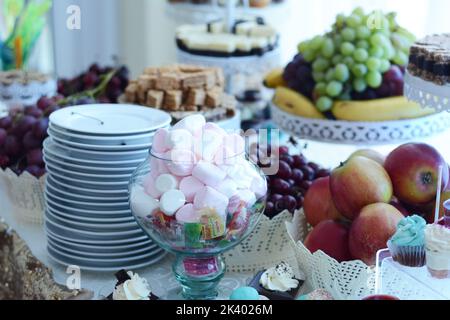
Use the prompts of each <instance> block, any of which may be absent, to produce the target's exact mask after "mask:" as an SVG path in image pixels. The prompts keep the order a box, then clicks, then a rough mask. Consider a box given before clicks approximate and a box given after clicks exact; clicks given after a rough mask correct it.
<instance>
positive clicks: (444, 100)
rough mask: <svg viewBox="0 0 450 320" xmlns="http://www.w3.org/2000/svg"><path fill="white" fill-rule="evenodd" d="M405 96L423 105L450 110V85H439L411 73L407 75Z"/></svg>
mask: <svg viewBox="0 0 450 320" xmlns="http://www.w3.org/2000/svg"><path fill="white" fill-rule="evenodd" d="M405 96H406V97H407V98H408V99H409V100H411V101H415V102H417V103H419V104H420V105H422V106H423V107H431V108H434V109H436V110H437V111H448V112H450V85H449V84H447V85H443V86H439V85H437V84H434V83H433V82H430V81H425V80H422V79H421V78H419V77H415V76H413V75H411V74H410V73H409V72H407V73H406V76H405Z"/></svg>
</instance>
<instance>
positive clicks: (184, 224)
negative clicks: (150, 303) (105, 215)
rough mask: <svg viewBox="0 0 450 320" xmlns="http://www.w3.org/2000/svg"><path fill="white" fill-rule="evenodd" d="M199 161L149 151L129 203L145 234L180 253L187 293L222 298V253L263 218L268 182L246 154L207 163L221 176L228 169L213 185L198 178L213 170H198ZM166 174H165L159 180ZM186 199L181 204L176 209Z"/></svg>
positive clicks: (179, 272) (179, 275)
mask: <svg viewBox="0 0 450 320" xmlns="http://www.w3.org/2000/svg"><path fill="white" fill-rule="evenodd" d="M196 165H197V164H196V163H190V162H187V161H174V160H171V159H165V158H164V157H162V156H160V155H158V156H157V155H154V154H153V153H152V152H150V156H149V158H148V159H147V160H146V161H145V162H144V163H142V164H141V165H140V166H139V167H138V168H137V169H136V171H135V173H134V174H133V176H132V178H131V181H130V185H129V193H130V205H131V210H132V213H133V216H134V217H135V219H136V221H137V222H138V224H139V225H140V226H141V227H142V229H143V230H144V231H145V233H146V234H148V236H149V237H150V238H151V239H152V240H153V241H155V242H156V243H157V244H158V245H159V246H160V247H162V248H163V249H165V250H167V251H169V252H172V253H174V254H175V255H176V259H175V262H174V264H173V272H174V274H175V277H176V279H177V280H178V282H179V283H180V284H181V287H182V295H183V297H184V298H185V299H188V300H210V299H214V298H216V297H217V295H218V292H217V285H218V284H219V282H220V280H221V279H222V278H223V276H224V273H225V270H226V266H225V263H224V261H223V259H222V257H221V253H223V252H225V251H227V250H230V249H232V248H233V247H235V246H236V245H238V244H239V243H241V242H242V241H243V240H244V239H245V238H246V237H247V236H248V235H249V234H250V233H251V232H252V231H253V229H254V228H255V226H256V225H257V223H258V222H259V219H260V218H261V215H262V213H263V212H264V210H265V204H266V194H267V182H266V178H265V175H264V174H263V172H262V171H261V169H260V168H259V167H257V166H256V165H254V164H253V163H252V162H250V161H249V160H247V159H246V157H245V155H244V154H242V155H240V156H236V157H233V158H231V159H226V160H225V161H224V163H223V164H221V165H216V164H207V165H206V167H208V166H213V169H215V170H216V169H217V168H219V169H220V170H221V171H220V172H221V175H222V176H223V175H224V174H225V173H226V178H225V179H223V180H221V181H222V182H221V183H219V184H217V185H216V186H214V187H210V186H208V185H207V184H204V182H202V183H201V184H199V183H198V181H199V180H198V179H197V178H195V177H198V176H199V175H201V174H200V173H203V174H205V175H208V174H209V172H208V171H206V170H203V171H202V170H197V171H196V170H195V167H196ZM193 169H194V170H193ZM193 171H194V173H192V172H193ZM199 172H200V173H199ZM161 175H164V176H165V177H164V178H161V179H160V180H158V178H159V177H161ZM202 177H203V176H202ZM172 178H175V179H176V183H175V181H174V179H172ZM193 178H194V179H193ZM203 178H204V177H203ZM216 178H217V176H216ZM205 179H206V178H204V179H201V178H200V181H205ZM163 180H165V182H166V183H165V184H164V183H162V181H163ZM170 180H172V185H171V184H170ZM193 180H194V181H196V182H197V183H196V184H195V183H194V184H193V183H192V181H193ZM156 181H159V183H158V184H156ZM157 185H158V186H159V189H158V188H157V187H156V186H157ZM162 187H164V188H167V187H168V188H173V190H172V191H166V193H167V192H169V193H171V195H170V196H168V195H166V193H163V194H161V192H160V189H161V188H162ZM180 189H181V190H182V191H183V192H182V191H181V190H180ZM174 190H175V191H174ZM183 193H184V194H186V195H185V196H184V197H185V198H183ZM173 196H175V197H173ZM180 198H181V199H180ZM167 199H170V202H168V200H167ZM175 203H178V204H175ZM181 203H184V204H183V206H182V207H181V209H176V208H177V207H178V206H179V205H180V204H181ZM174 211H176V212H175V213H174Z"/></svg>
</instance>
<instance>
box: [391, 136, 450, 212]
mask: <svg viewBox="0 0 450 320" xmlns="http://www.w3.org/2000/svg"><path fill="white" fill-rule="evenodd" d="M440 166H442V168H443V172H442V186H441V188H444V187H445V186H446V185H447V184H448V181H449V169H448V165H447V163H445V161H444V159H443V158H442V156H441V155H440V154H439V152H438V151H437V150H436V149H435V148H433V147H431V146H429V145H427V144H423V143H409V144H405V145H403V146H400V147H398V148H397V149H395V150H394V151H392V152H391V154H390V155H389V156H388V157H387V159H386V162H385V168H386V170H387V172H388V173H389V176H390V177H391V180H392V184H393V186H394V194H395V196H396V197H397V198H398V199H399V200H400V201H402V202H405V203H408V204H412V205H422V204H427V203H429V202H430V201H432V200H433V199H435V198H436V193H437V189H438V186H437V185H438V176H439V167H440Z"/></svg>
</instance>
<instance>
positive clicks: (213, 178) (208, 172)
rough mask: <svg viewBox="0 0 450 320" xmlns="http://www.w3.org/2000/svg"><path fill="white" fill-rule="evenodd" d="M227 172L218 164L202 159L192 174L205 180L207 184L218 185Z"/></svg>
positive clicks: (202, 180)
mask: <svg viewBox="0 0 450 320" xmlns="http://www.w3.org/2000/svg"><path fill="white" fill-rule="evenodd" d="M226 175H227V174H226V172H224V171H223V170H221V169H220V168H219V167H217V166H216V165H214V164H212V163H209V162H205V161H200V162H199V163H197V165H196V166H195V167H194V169H193V170H192V176H194V177H195V178H197V179H198V180H200V181H201V182H203V183H204V184H205V185H207V186H217V185H218V184H219V183H221V182H222V181H223V180H224V179H225V177H226Z"/></svg>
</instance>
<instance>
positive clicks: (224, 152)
mask: <svg viewBox="0 0 450 320" xmlns="http://www.w3.org/2000/svg"><path fill="white" fill-rule="evenodd" d="M236 160H237V159H236V155H235V154H234V151H233V150H231V149H230V148H228V147H227V146H225V145H224V146H222V147H221V148H220V149H219V150H218V151H217V153H216V156H215V157H214V163H215V164H216V165H218V166H221V165H229V166H231V165H234V164H235V163H236Z"/></svg>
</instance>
